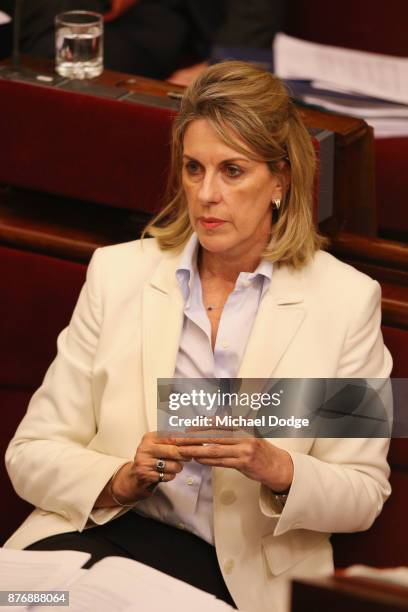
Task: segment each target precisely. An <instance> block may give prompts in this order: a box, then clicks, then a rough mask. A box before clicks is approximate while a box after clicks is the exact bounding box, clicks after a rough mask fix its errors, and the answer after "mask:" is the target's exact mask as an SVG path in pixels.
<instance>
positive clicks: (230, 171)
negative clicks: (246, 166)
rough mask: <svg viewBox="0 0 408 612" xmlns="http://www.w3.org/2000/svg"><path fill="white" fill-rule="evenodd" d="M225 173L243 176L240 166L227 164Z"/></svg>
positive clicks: (232, 175)
mask: <svg viewBox="0 0 408 612" xmlns="http://www.w3.org/2000/svg"><path fill="white" fill-rule="evenodd" d="M225 173H226V175H227V176H229V177H230V178H236V177H238V176H241V174H242V170H241V168H239V167H238V166H226V167H225Z"/></svg>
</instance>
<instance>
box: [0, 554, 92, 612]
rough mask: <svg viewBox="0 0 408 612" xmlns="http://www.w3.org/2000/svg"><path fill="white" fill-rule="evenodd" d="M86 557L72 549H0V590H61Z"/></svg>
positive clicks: (88, 555)
mask: <svg viewBox="0 0 408 612" xmlns="http://www.w3.org/2000/svg"><path fill="white" fill-rule="evenodd" d="M90 556H91V555H90V554H89V553H85V552H78V551H74V550H62V551H35V550H12V549H9V548H0V591H52V590H56V589H58V590H64V589H65V586H66V585H67V584H68V583H69V582H70V581H71V580H72V578H73V577H74V576H76V575H77V574H78V571H79V569H80V568H81V567H82V566H83V565H84V564H85V563H86V562H87V561H88V559H89V558H90ZM26 609H27V608H26V606H13V610H19V611H20V610H26Z"/></svg>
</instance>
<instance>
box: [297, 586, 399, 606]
mask: <svg viewBox="0 0 408 612" xmlns="http://www.w3.org/2000/svg"><path fill="white" fill-rule="evenodd" d="M375 585H377V586H375ZM318 610H330V612H397V611H399V610H408V590H407V589H403V588H400V589H398V588H396V587H394V588H392V587H384V586H382V585H378V583H374V584H373V583H371V582H370V583H369V584H367V583H366V584H361V583H359V582H358V581H356V580H352V579H341V578H321V579H315V580H295V581H294V582H293V583H292V605H291V612H317V611H318Z"/></svg>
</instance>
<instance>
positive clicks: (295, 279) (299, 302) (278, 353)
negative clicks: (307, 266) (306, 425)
mask: <svg viewBox="0 0 408 612" xmlns="http://www.w3.org/2000/svg"><path fill="white" fill-rule="evenodd" d="M305 314H306V309H305V307H304V305H303V281H302V273H301V272H297V271H291V270H290V269H288V268H287V266H281V267H277V266H275V267H274V270H273V274H272V279H271V284H270V287H269V290H268V291H267V293H266V294H265V296H264V298H263V300H262V302H261V305H260V307H259V310H258V313H257V315H256V318H255V322H254V325H253V328H252V331H251V335H250V338H249V341H248V345H247V348H246V351H245V354H244V357H243V360H242V363H241V367H240V369H239V372H238V374H237V376H238V378H271V377H272V375H273V372H274V370H275V368H276V367H277V365H278V363H279V361H280V360H281V358H282V356H283V355H284V354H285V352H286V350H287V349H288V347H289V345H290V343H291V342H292V340H293V338H294V337H295V335H296V334H297V332H298V330H299V328H300V326H301V325H302V322H303V319H304V317H305Z"/></svg>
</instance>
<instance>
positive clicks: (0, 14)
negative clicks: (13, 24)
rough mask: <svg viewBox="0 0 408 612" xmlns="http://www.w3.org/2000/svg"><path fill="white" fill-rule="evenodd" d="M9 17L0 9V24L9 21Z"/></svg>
mask: <svg viewBox="0 0 408 612" xmlns="http://www.w3.org/2000/svg"><path fill="white" fill-rule="evenodd" d="M10 21H11V17H10V15H8V14H7V13H5V12H4V11H0V25H5V24H6V23H10Z"/></svg>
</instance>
